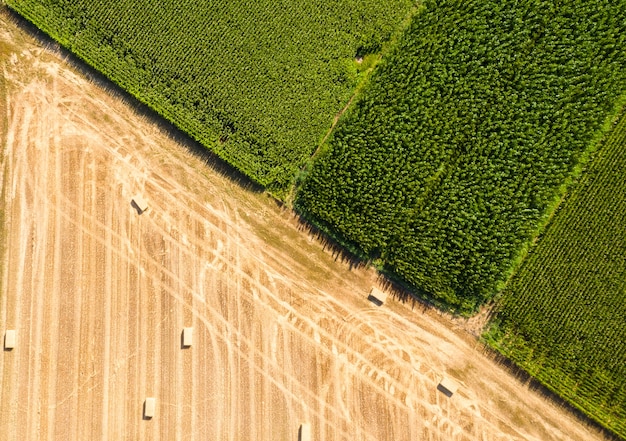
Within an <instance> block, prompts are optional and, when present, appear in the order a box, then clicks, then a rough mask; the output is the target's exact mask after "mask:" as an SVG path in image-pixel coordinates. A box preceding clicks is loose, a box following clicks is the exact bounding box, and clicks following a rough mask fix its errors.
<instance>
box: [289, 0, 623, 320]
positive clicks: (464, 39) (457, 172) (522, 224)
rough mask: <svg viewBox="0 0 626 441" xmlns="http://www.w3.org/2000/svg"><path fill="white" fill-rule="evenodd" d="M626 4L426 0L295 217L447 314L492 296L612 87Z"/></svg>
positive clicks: (594, 126)
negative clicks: (317, 227)
mask: <svg viewBox="0 0 626 441" xmlns="http://www.w3.org/2000/svg"><path fill="white" fill-rule="evenodd" d="M625 45H626V4H624V2H618V4H615V2H606V1H601V0H596V1H591V2H583V1H580V0H578V1H572V2H567V3H566V4H562V5H560V6H558V7H556V6H555V4H554V2H550V1H538V2H518V1H513V0H510V1H504V2H496V1H486V2H463V1H454V0H449V1H437V2H434V1H426V2H425V4H424V8H423V10H422V12H421V13H420V14H418V15H417V16H416V17H414V20H413V22H412V23H411V25H410V27H409V29H408V30H407V32H406V33H405V34H404V36H403V38H402V39H401V41H400V42H399V44H398V45H397V47H396V48H395V50H394V51H393V52H392V53H391V54H390V55H389V56H388V57H386V59H384V60H383V61H382V63H381V64H380V65H379V66H378V69H377V71H376V72H375V73H374V75H373V76H372V77H371V79H370V83H369V85H368V88H367V89H366V90H365V91H364V93H363V94H362V95H361V97H360V99H359V100H358V102H357V103H355V105H354V106H353V107H352V108H351V110H350V112H349V113H348V114H347V115H346V117H345V118H344V119H343V121H341V122H340V124H339V127H338V128H337V130H336V131H335V133H334V134H333V136H332V139H331V140H330V141H329V143H328V145H327V146H326V148H325V151H324V152H323V153H322V154H320V155H319V156H318V158H317V159H316V161H315V163H314V165H313V167H312V169H311V172H310V174H309V175H308V177H307V178H306V180H305V183H304V185H303V186H302V188H301V189H300V192H299V195H298V198H297V200H296V205H297V207H298V208H299V209H300V210H301V211H302V212H304V213H305V214H306V215H307V216H308V218H309V219H311V220H313V221H314V222H316V223H317V224H319V225H320V226H322V227H325V228H326V229H327V230H329V231H331V233H332V234H333V235H334V236H335V237H337V238H338V239H339V240H341V241H343V242H344V243H347V244H350V245H351V246H352V247H353V248H356V249H358V250H360V252H361V253H362V254H363V255H364V256H366V257H368V258H370V259H373V260H375V261H377V262H378V263H379V264H380V265H381V266H383V267H384V268H385V269H386V270H388V271H389V272H390V273H392V274H395V275H396V276H397V277H399V278H400V279H402V280H403V281H404V282H406V283H408V284H409V285H411V286H413V287H415V288H416V290H417V291H418V292H423V293H425V294H426V295H427V296H428V298H429V299H431V300H432V299H435V301H439V302H441V303H444V304H447V305H449V306H451V307H453V308H455V309H458V310H462V311H471V310H472V309H474V308H476V306H477V305H479V304H480V303H482V302H484V301H485V300H486V299H489V298H490V297H491V296H493V295H494V293H495V292H497V290H498V289H499V288H500V287H501V286H502V284H503V283H504V281H505V280H506V279H507V278H508V275H509V274H510V273H511V271H513V270H514V268H515V266H516V262H517V261H518V260H519V259H520V258H521V256H523V252H524V249H525V247H527V246H528V244H529V243H530V242H531V240H532V239H533V237H535V236H536V234H537V232H538V231H539V230H540V228H541V225H542V223H544V222H545V220H546V219H547V217H548V214H549V210H550V208H551V207H553V206H554V201H556V200H558V199H559V198H560V196H561V191H562V190H561V186H562V185H563V183H564V182H565V181H566V180H567V179H568V178H569V177H570V175H571V173H572V171H573V170H574V169H575V167H576V166H577V165H578V164H579V160H580V158H581V157H583V156H584V155H585V152H587V150H588V149H590V148H591V147H592V146H593V144H594V142H593V139H594V137H596V136H597V133H598V131H599V130H600V128H601V127H602V126H603V123H604V122H605V121H606V119H607V118H609V116H610V115H611V113H612V112H614V106H615V102H616V100H617V99H618V98H619V96H620V94H621V93H622V91H623V90H624V84H626V71H625V70H624V69H623V66H624V65H625V64H626V53H624V51H623V50H621V49H620V48H623V47H624V46H625Z"/></svg>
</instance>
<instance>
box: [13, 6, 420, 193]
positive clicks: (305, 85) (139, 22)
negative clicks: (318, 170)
mask: <svg viewBox="0 0 626 441" xmlns="http://www.w3.org/2000/svg"><path fill="white" fill-rule="evenodd" d="M7 4H8V5H9V6H10V7H11V8H14V9H15V10H16V11H18V12H19V13H21V14H22V15H24V16H25V17H27V18H28V19H29V20H31V21H32V22H33V23H34V24H35V25H36V26H38V27H39V28H41V29H42V30H44V31H45V32H46V33H48V34H50V35H51V36H52V37H53V38H55V39H57V40H58V41H59V42H60V43H61V44H63V45H64V46H66V47H68V48H69V49H71V50H72V51H73V52H74V53H76V54H77V55H78V56H79V57H81V58H83V59H84V60H85V61H86V62H87V63H89V64H91V65H93V66H94V67H95V68H96V69H98V70H100V71H102V72H103V73H104V74H105V75H107V76H108V77H109V78H110V79H112V80H113V81H114V82H116V83H117V84H119V85H120V86H121V87H123V88H124V89H126V90H127V91H128V92H130V93H131V94H132V95H134V96H135V97H137V98H138V99H139V100H140V101H143V102H144V103H146V104H148V105H149V106H150V107H152V108H153V109H154V110H155V111H156V112H157V113H159V114H161V115H163V116H165V117H166V118H167V119H169V120H171V121H173V122H174V123H175V124H177V125H178V126H179V127H180V128H181V129H183V130H185V131H187V132H188V133H189V134H191V136H193V137H194V138H196V139H197V140H199V141H200V142H201V143H202V144H204V145H205V146H207V147H209V148H210V149H211V150H213V151H214V152H216V153H217V154H218V155H220V156H221V157H222V158H224V159H225V160H227V161H228V162H230V163H231V164H233V165H234V166H235V167H237V168H238V169H240V170H241V171H243V172H244V173H245V174H247V175H248V176H250V177H251V178H252V179H254V180H256V181H257V182H259V183H261V184H263V185H265V186H267V187H269V188H270V189H271V190H274V191H275V192H276V193H278V194H280V193H281V191H284V190H285V189H286V188H287V187H288V185H289V184H290V182H291V181H292V180H293V178H294V176H295V174H296V173H297V171H298V169H299V168H300V167H301V166H302V165H303V164H304V163H305V162H306V160H307V159H308V158H309V156H310V155H311V153H312V152H313V151H314V150H315V149H316V148H317V147H318V145H319V143H320V141H321V139H322V138H323V137H324V135H325V133H326V131H327V130H328V129H329V128H330V125H331V123H332V120H333V117H334V115H335V114H336V113H337V112H338V111H340V109H341V108H342V107H343V106H344V105H345V103H346V102H347V101H348V100H349V98H350V95H351V94H352V93H353V91H354V88H355V86H356V84H357V81H358V79H359V76H358V64H357V63H356V62H355V54H357V52H359V51H363V48H367V47H369V48H371V49H372V50H378V49H380V43H381V42H383V41H385V40H386V39H388V38H389V37H390V36H391V35H392V33H393V31H394V29H395V27H396V26H398V23H400V22H401V21H402V19H403V18H404V16H405V15H406V14H407V13H408V12H409V11H410V9H411V7H412V1H411V0H400V1H397V2H378V1H374V0H367V1H358V0H340V1H336V2H327V1H322V0H315V1H306V0H297V1H293V0H292V1H270V0H264V1H259V2H256V3H255V4H254V5H252V4H250V3H249V2H245V1H226V0H222V1H218V2H210V3H207V2H198V1H192V0H177V1H172V0H165V1H156V0H123V1H114V2H111V1H105V0H62V1H61V0H9V1H7Z"/></svg>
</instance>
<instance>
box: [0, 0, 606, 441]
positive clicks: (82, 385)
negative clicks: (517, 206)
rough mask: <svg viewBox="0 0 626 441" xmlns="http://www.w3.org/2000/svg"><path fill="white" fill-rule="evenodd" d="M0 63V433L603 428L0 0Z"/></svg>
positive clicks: (292, 435)
mask: <svg viewBox="0 0 626 441" xmlns="http://www.w3.org/2000/svg"><path fill="white" fill-rule="evenodd" d="M49 46H50V45H49ZM0 73H1V76H0V112H1V117H0V141H1V146H2V150H1V153H0V154H1V156H0V160H1V166H2V174H1V177H0V184H1V189H2V228H1V229H0V233H1V236H0V245H1V248H0V250H1V252H2V260H1V262H0V268H1V271H2V272H1V279H0V288H1V291H0V327H1V329H2V331H4V330H5V329H16V330H17V346H16V348H15V349H14V350H12V351H3V352H2V353H1V354H0V379H1V388H0V439H2V440H77V441H78V440H157V439H160V440H224V441H225V440H230V441H239V440H267V441H274V440H277V441H278V440H296V439H297V436H298V435H297V433H298V427H299V425H300V423H302V422H309V423H310V424H311V429H312V435H313V437H312V438H313V439H314V440H345V441H354V440H359V441H360V440H368V441H374V440H376V441H382V440H390V441H391V440H393V441H403V440H407V441H408V440H433V441H434V440H441V441H444V440H445V441H456V440H458V441H461V440H468V441H469V440H476V441H478V440H484V441H491V440H541V441H546V440H581V441H583V440H584V441H588V440H599V439H602V437H601V436H600V434H599V433H598V432H597V431H596V429H593V428H590V427H587V426H585V425H584V424H583V423H581V422H580V421H578V420H577V419H576V418H574V417H573V416H571V415H570V414H568V413H567V412H565V411H564V410H563V409H560V408H558V407H556V406H555V405H554V404H552V403H550V402H548V401H546V400H544V399H543V398H542V397H541V396H540V395H539V394H537V393H535V392H533V391H531V390H530V389H529V387H528V385H526V384H522V383H520V382H519V381H518V380H517V379H515V378H514V377H513V376H511V375H510V374H509V373H507V371H506V370H504V369H502V368H501V367H500V366H498V365H497V364H495V363H494V362H493V361H492V360H491V358H489V357H488V356H486V355H485V354H484V351H483V350H482V348H481V346H480V345H479V344H478V343H477V342H476V340H475V338H474V337H472V336H471V335H470V334H469V333H468V332H467V330H466V327H465V326H464V322H463V321H460V320H452V319H450V318H448V317H446V316H443V315H441V314H438V313H437V312H436V311H432V310H427V309H424V308H422V307H419V306H416V307H412V305H410V304H402V303H400V302H398V301H397V300H394V299H391V300H389V301H388V302H387V303H386V304H385V305H384V306H382V307H380V308H378V307H376V306H374V305H373V304H372V303H371V302H369V301H367V300H366V298H365V297H366V293H367V291H368V290H369V288H370V287H371V286H372V285H376V284H377V275H376V273H375V272H373V271H372V270H368V269H364V268H351V267H350V265H349V263H344V262H342V261H341V259H337V258H336V256H335V255H334V254H333V253H332V252H330V251H326V250H324V246H323V244H322V243H320V242H319V241H318V240H317V239H316V238H315V237H314V236H312V235H310V234H309V233H308V232H307V231H305V230H304V229H303V228H302V227H301V226H299V224H298V221H297V220H296V219H295V217H294V215H293V214H292V213H291V212H290V211H288V210H285V209H283V208H281V207H279V206H278V205H277V204H276V203H275V202H274V201H273V200H272V199H271V198H269V197H268V196H267V195H265V194H263V193H261V192H259V191H257V190H254V189H253V188H246V187H249V186H245V185H243V186H242V185H241V184H240V183H238V182H237V181H236V180H235V179H233V178H231V177H229V176H228V175H229V173H224V171H223V167H221V166H217V165H214V164H212V163H211V161H208V163H207V161H206V160H203V159H201V158H199V157H198V156H194V155H193V154H191V153H190V151H189V148H188V147H186V146H185V145H182V144H180V143H179V142H177V141H175V140H174V139H172V138H171V137H168V136H167V134H166V133H164V131H163V130H161V129H160V128H159V127H158V126H157V125H156V124H155V123H154V122H152V121H150V120H149V118H146V117H145V116H142V115H141V114H139V113H138V112H137V111H136V110H134V109H133V107H132V106H130V105H128V104H127V103H125V102H124V100H123V99H120V97H116V96H113V94H112V93H111V92H110V91H107V90H105V89H103V88H102V87H101V86H99V85H98V84H96V83H94V81H90V80H89V79H88V78H87V77H85V76H84V75H83V74H81V73H79V72H78V71H77V70H76V68H74V67H72V66H71V65H69V64H68V63H67V62H66V61H65V60H64V59H63V54H62V53H61V52H59V51H58V50H56V49H54V47H51V48H45V47H44V46H43V45H42V42H40V41H39V42H38V41H37V40H35V39H34V38H33V37H32V36H31V35H29V34H27V33H25V32H24V31H23V30H21V29H20V27H19V26H18V25H17V24H16V23H15V21H14V19H12V18H11V17H10V16H9V15H8V14H7V12H6V10H4V9H3V8H2V7H0ZM135 194H141V195H142V196H143V197H144V198H145V199H146V201H147V202H148V204H149V206H150V208H149V210H148V211H147V212H145V213H143V214H141V215H140V214H139V213H138V212H137V210H135V208H134V207H133V206H132V205H131V199H132V197H133V195H135ZM185 326H193V327H194V344H193V346H192V347H190V348H182V347H181V330H182V328H183V327H185ZM444 374H445V375H448V376H451V377H454V378H456V379H457V380H458V382H459V383H460V386H461V387H460V389H459V391H458V392H457V393H456V394H455V395H453V396H452V397H451V398H448V397H446V396H445V395H444V394H442V393H441V392H438V391H437V389H436V387H437V383H438V381H439V379H440V378H441V376H442V375H444ZM147 396H153V397H155V398H156V414H155V417H154V418H152V419H144V418H143V417H142V410H143V401H144V399H145V398H146V397H147Z"/></svg>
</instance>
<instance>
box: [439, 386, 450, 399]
mask: <svg viewBox="0 0 626 441" xmlns="http://www.w3.org/2000/svg"><path fill="white" fill-rule="evenodd" d="M437 390H438V391H439V392H441V393H442V394H444V395H445V396H446V397H448V398H450V397H451V396H452V395H453V393H452V391H449V390H448V389H446V388H445V387H443V386H442V385H441V384H438V385H437Z"/></svg>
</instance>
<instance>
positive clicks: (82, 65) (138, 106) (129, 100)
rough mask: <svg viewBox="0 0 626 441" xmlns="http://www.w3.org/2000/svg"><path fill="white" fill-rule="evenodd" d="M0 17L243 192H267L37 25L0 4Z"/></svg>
mask: <svg viewBox="0 0 626 441" xmlns="http://www.w3.org/2000/svg"><path fill="white" fill-rule="evenodd" d="M0 14H3V15H4V16H5V17H6V18H7V19H9V20H10V21H12V22H13V23H14V24H15V25H17V26H18V27H19V28H20V29H21V30H22V31H24V32H25V33H26V34H28V36H29V37H31V38H33V39H34V40H36V41H37V43H38V44H39V45H41V46H42V47H43V48H44V49H46V50H47V51H49V52H51V53H53V54H55V55H58V56H59V57H60V58H61V59H62V60H63V62H64V63H66V64H67V65H68V66H69V67H70V68H71V69H72V70H74V71H75V72H78V73H79V74H80V75H82V76H83V77H85V78H87V80H88V81H89V82H91V83H92V84H94V85H96V86H97V87H99V88H100V89H102V90H104V91H106V92H107V93H108V94H109V95H110V96H112V97H114V98H116V99H118V100H119V101H122V102H123V103H124V104H125V105H127V106H129V107H130V108H131V109H132V110H133V112H134V113H135V114H136V115H138V116H139V117H141V118H143V119H144V120H145V121H147V122H148V123H150V124H151V125H153V126H155V127H156V128H157V129H158V130H159V132H160V133H161V134H163V135H165V136H166V137H167V138H169V139H170V140H172V141H175V142H176V143H178V144H180V145H182V146H183V147H185V149H186V150H187V151H188V152H189V153H191V154H192V155H193V156H194V157H196V158H198V159H200V160H201V161H202V162H203V163H204V164H205V165H206V166H207V167H208V168H210V169H211V170H212V171H214V172H216V173H217V174H219V175H220V176H222V177H224V178H226V179H227V180H229V181H230V182H232V183H234V184H237V185H238V186H239V187H241V188H242V189H244V190H247V191H251V192H253V193H262V192H264V191H265V188H264V187H263V186H262V185H260V184H259V183H257V182H255V181H254V180H252V179H251V178H249V177H248V176H247V175H245V174H244V173H242V172H241V171H239V170H238V169H236V168H235V167H234V166H232V165H230V164H229V163H227V162H226V161H225V160H223V159H222V158H220V157H219V156H217V154H215V153H213V152H212V151H211V150H209V148H208V147H205V146H204V145H202V144H201V143H200V142H198V141H197V140H195V139H194V138H192V137H191V136H190V135H189V134H187V133H186V132H184V131H182V130H181V129H179V128H178V127H177V126H176V125H174V124H173V123H172V122H170V121H168V120H167V119H165V118H164V117H163V116H161V115H160V114H158V113H157V112H156V111H155V110H153V109H152V108H151V107H149V106H148V105H146V104H144V103H143V102H141V101H139V100H138V99H137V98H135V97H134V96H133V95H131V94H130V93H128V92H127V91H126V90H124V89H123V88H122V87H120V86H118V85H117V84H116V83H114V82H113V81H112V80H110V79H109V78H107V77H106V76H104V75H103V74H102V73H100V72H99V71H98V70H96V69H95V68H93V67H92V66H90V65H89V64H88V63H87V62H86V61H84V60H83V59H81V58H79V57H78V56H77V55H75V54H74V53H72V52H70V51H69V50H68V49H66V48H65V47H63V46H61V45H60V44H59V43H57V42H56V41H55V40H54V39H52V37H50V36H49V35H48V34H46V33H44V32H43V31H41V30H40V29H39V28H37V26H35V25H34V24H33V23H32V22H30V21H28V20H27V19H26V18H24V17H22V16H21V15H19V14H18V13H17V12H15V11H13V10H12V9H10V8H9V7H8V6H6V5H0Z"/></svg>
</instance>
